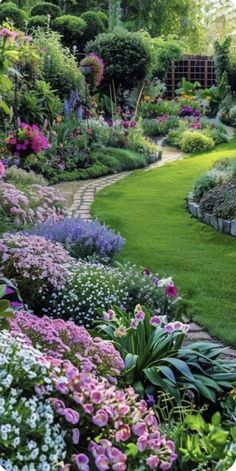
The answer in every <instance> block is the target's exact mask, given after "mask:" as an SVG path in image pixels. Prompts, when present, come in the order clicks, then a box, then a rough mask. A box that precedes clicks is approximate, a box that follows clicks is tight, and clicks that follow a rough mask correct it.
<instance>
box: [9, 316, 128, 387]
mask: <svg viewBox="0 0 236 471" xmlns="http://www.w3.org/2000/svg"><path fill="white" fill-rule="evenodd" d="M10 328H11V334H12V335H13V336H14V337H17V335H19V334H21V335H22V338H23V339H24V343H26V344H28V345H32V346H34V347H38V348H40V350H41V351H43V352H44V353H47V354H50V355H51V356H53V357H54V358H62V359H65V360H70V361H71V362H72V363H73V364H74V365H75V366H77V367H80V368H88V369H89V370H90V371H92V372H94V373H95V374H96V375H97V376H103V377H106V378H107V379H108V380H110V381H111V382H114V381H115V378H116V377H117V376H119V375H120V374H121V372H122V370H123V369H124V362H123V360H122V358H121V356H120V354H119V352H118V351H117V350H116V349H115V347H114V345H113V344H112V342H109V341H105V340H102V339H101V338H99V337H95V338H93V337H91V335H90V334H89V333H88V331H87V330H86V329H85V328H84V327H81V326H80V327H79V326H77V325H76V324H74V322H70V321H67V322H65V321H64V320H63V319H50V318H49V317H46V316H44V317H41V318H40V317H38V316H35V315H33V314H31V313H29V312H25V311H19V312H16V314H15V318H14V319H12V320H11V323H10Z"/></svg>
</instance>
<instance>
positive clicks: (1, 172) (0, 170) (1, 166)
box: [0, 160, 5, 179]
mask: <svg viewBox="0 0 236 471" xmlns="http://www.w3.org/2000/svg"><path fill="white" fill-rule="evenodd" d="M4 175H5V166H4V164H3V162H2V161H1V160H0V179H1V178H2V177H4Z"/></svg>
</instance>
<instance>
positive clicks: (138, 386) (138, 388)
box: [133, 381, 144, 397]
mask: <svg viewBox="0 0 236 471" xmlns="http://www.w3.org/2000/svg"><path fill="white" fill-rule="evenodd" d="M133 388H134V390H135V391H136V393H137V394H139V395H140V396H141V397H143V396H144V387H143V384H142V383H141V381H138V382H137V383H134V384H133Z"/></svg>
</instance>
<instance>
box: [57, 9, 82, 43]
mask: <svg viewBox="0 0 236 471" xmlns="http://www.w3.org/2000/svg"><path fill="white" fill-rule="evenodd" d="M53 28H54V29H55V30H56V31H58V32H59V33H60V34H61V35H62V38H61V40H62V42H63V44H64V45H65V46H67V47H69V48H71V47H72V46H77V47H78V48H80V44H81V43H82V41H83V35H84V31H85V28H86V22H85V21H84V20H83V19H82V18H80V17H77V16H72V15H62V16H60V17H59V18H56V19H55V20H54V22H53Z"/></svg>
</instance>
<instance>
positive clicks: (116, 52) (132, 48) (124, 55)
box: [86, 28, 151, 90]
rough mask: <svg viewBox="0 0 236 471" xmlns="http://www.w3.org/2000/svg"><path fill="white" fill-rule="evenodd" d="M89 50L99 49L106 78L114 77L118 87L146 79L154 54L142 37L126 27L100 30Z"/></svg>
mask: <svg viewBox="0 0 236 471" xmlns="http://www.w3.org/2000/svg"><path fill="white" fill-rule="evenodd" d="M86 50H87V52H96V54H98V56H100V57H102V59H103V60H104V62H105V65H106V67H105V77H104V79H105V82H106V83H107V84H110V83H111V81H112V80H114V83H115V86H116V87H119V86H121V88H123V89H125V90H126V89H129V88H133V87H134V84H137V82H140V81H141V80H143V79H144V78H145V76H146V75H147V72H148V70H149V67H150V61H151V56H150V53H149V50H148V48H147V46H146V44H145V42H144V41H143V39H142V37H141V36H140V35H139V33H130V32H128V31H127V30H125V29H121V28H117V29H115V31H113V32H111V33H104V34H100V35H99V36H97V37H96V39H95V40H94V41H91V42H89V43H88V45H87V47H86Z"/></svg>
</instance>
